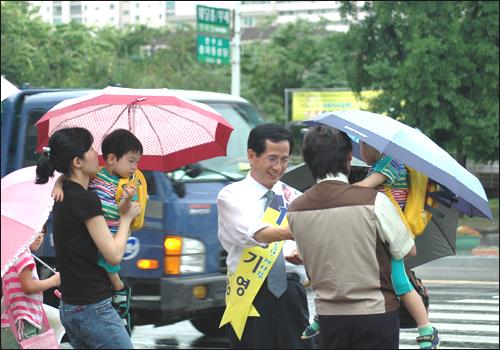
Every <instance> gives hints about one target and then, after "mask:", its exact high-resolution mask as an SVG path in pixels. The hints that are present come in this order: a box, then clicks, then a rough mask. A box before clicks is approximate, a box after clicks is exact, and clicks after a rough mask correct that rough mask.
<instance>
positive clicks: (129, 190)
mask: <svg viewBox="0 0 500 350" xmlns="http://www.w3.org/2000/svg"><path fill="white" fill-rule="evenodd" d="M101 150H102V156H103V158H104V160H105V162H106V164H105V165H104V166H103V167H102V168H101V169H100V170H99V172H98V173H97V174H96V175H95V177H94V178H93V179H92V180H91V181H90V184H89V189H90V190H92V191H95V193H96V194H97V196H98V197H99V199H100V201H101V206H102V211H103V214H104V219H105V220H106V224H107V225H108V227H109V230H110V231H111V233H112V234H115V233H116V231H117V230H118V226H119V224H120V212H126V211H127V210H128V207H129V206H130V203H131V201H132V200H135V199H136V197H137V196H136V190H137V189H136V188H134V187H132V186H125V187H124V188H123V196H122V198H121V200H120V201H119V202H118V203H117V201H116V192H117V190H118V183H119V181H120V179H122V178H127V179H128V178H130V177H131V176H132V175H134V173H135V171H136V170H137V165H138V163H139V161H140V160H141V155H142V152H143V148H142V144H141V142H140V141H139V139H137V137H135V135H134V134H132V133H131V132H130V131H128V130H126V129H117V130H114V131H113V132H111V133H109V134H108V135H106V137H105V138H104V139H103V141H102V145H101ZM59 179H61V181H59ZM59 179H58V180H57V181H56V184H55V185H54V190H53V197H54V200H55V201H62V199H63V197H64V196H63V190H62V176H60V178H59ZM97 264H98V265H99V266H101V267H102V268H104V269H105V270H106V272H107V273H108V276H109V279H110V281H111V286H112V289H113V298H112V305H113V307H114V308H115V309H116V310H117V312H118V314H119V315H120V317H122V318H125V317H126V316H127V315H128V311H129V305H130V297H131V290H130V287H129V286H127V285H125V284H124V283H123V282H122V280H121V279H120V276H119V275H118V271H120V269H121V267H120V265H112V264H110V263H108V262H107V261H106V260H105V259H104V257H103V256H102V255H101V254H100V253H99V254H98V257H97ZM127 331H128V332H129V334H130V333H131V330H130V327H129V324H128V322H127Z"/></svg>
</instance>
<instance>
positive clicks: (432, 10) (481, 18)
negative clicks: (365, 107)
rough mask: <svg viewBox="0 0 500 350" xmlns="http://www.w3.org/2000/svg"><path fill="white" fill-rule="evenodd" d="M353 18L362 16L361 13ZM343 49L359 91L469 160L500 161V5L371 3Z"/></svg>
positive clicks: (353, 85)
mask: <svg viewBox="0 0 500 350" xmlns="http://www.w3.org/2000/svg"><path fill="white" fill-rule="evenodd" d="M344 10H346V13H349V14H350V15H353V16H354V17H355V16H356V11H355V9H354V8H353V7H351V8H349V9H347V8H345V7H344ZM364 10H365V11H366V14H367V15H366V17H365V18H364V19H363V20H361V21H359V22H358V23H355V24H353V25H352V26H351V29H350V30H349V32H348V33H347V36H346V40H345V41H344V42H343V45H342V52H343V56H344V62H345V66H346V68H347V79H348V81H349V84H350V86H351V88H352V89H353V90H354V91H357V92H360V91H361V90H362V89H363V88H374V89H380V90H381V91H382V93H381V94H380V96H379V97H378V98H376V99H375V100H373V101H372V109H373V110H374V111H377V112H381V113H382V112H389V113H390V115H391V116H393V117H397V118H399V119H401V120H403V121H404V122H405V123H407V124H409V125H412V126H417V127H418V128H420V129H421V130H422V131H423V132H424V133H425V134H427V135H428V136H430V137H431V138H432V139H433V140H434V141H436V142H437V143H438V144H440V145H441V146H443V147H444V148H445V149H447V150H448V151H449V152H450V153H452V154H455V155H456V158H457V160H458V161H459V162H461V163H462V164H463V165H465V163H466V159H468V158H471V159H474V160H477V161H496V160H498V158H499V157H498V156H499V146H498V142H499V138H498V132H499V114H498V108H499V103H498V102H499V101H498V93H499V91H498V79H499V66H498V65H499V51H498V29H499V26H498V13H499V6H498V2H485V1H478V2H469V1H464V2H459V1H454V2H418V1H416V2H366V3H365V7H364Z"/></svg>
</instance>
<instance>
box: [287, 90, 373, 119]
mask: <svg viewBox="0 0 500 350" xmlns="http://www.w3.org/2000/svg"><path fill="white" fill-rule="evenodd" d="M380 92H381V91H377V90H366V91H362V92H361V97H360V98H359V99H358V98H356V96H355V95H354V93H353V92H352V91H294V92H293V97H292V121H302V120H307V119H310V118H314V117H316V116H317V115H319V114H321V113H325V112H333V111H340V110H346V109H361V110H368V107H369V105H368V102H369V100H370V99H371V98H373V97H376V96H377V95H378V94H379V93H380Z"/></svg>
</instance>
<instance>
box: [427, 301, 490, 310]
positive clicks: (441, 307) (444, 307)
mask: <svg viewBox="0 0 500 350" xmlns="http://www.w3.org/2000/svg"><path fill="white" fill-rule="evenodd" d="M429 310H430V311H434V310H455V311H491V312H496V313H498V307H496V306H489V305H470V304H466V305H449V304H434V303H432V302H431V305H430V307H429Z"/></svg>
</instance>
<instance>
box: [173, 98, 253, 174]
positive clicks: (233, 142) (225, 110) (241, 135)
mask: <svg viewBox="0 0 500 350" xmlns="http://www.w3.org/2000/svg"><path fill="white" fill-rule="evenodd" d="M201 102H204V101H201ZM204 103H205V104H207V105H209V106H210V107H212V108H214V109H215V110H216V111H218V112H219V113H220V114H222V116H223V117H224V118H225V119H226V120H227V121H228V122H229V124H231V125H232V126H233V128H234V130H233V132H232V133H231V136H230V138H229V143H228V146H227V156H225V157H216V158H212V159H207V160H204V161H202V162H200V164H201V165H202V167H203V169H204V170H203V172H202V173H201V174H200V175H199V176H197V177H196V178H194V179H191V178H189V177H187V176H184V177H183V181H206V180H210V179H213V180H220V179H224V178H225V177H224V175H226V178H227V177H230V178H234V179H242V178H243V177H244V176H246V174H247V172H248V170H249V169H250V166H249V163H248V159H247V141H248V134H249V133H250V130H251V129H252V128H253V127H254V126H256V125H258V124H261V123H263V118H262V115H261V114H260V112H259V111H258V110H257V109H256V108H255V107H254V106H252V105H251V104H248V103H236V102H235V103H229V102H204ZM210 170H215V171H216V172H217V173H214V172H212V171H210ZM183 173H184V172H183V171H182V170H177V171H175V172H174V176H175V178H180V177H181V176H182V175H183ZM218 173H219V174H218ZM221 173H222V174H224V175H222V174H221Z"/></svg>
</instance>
